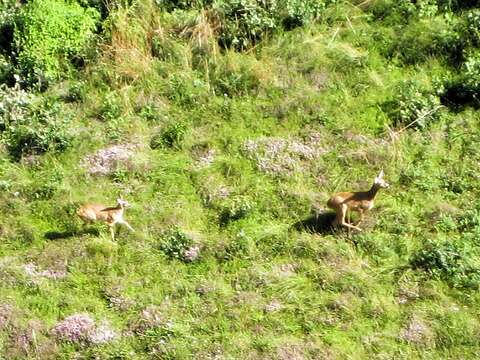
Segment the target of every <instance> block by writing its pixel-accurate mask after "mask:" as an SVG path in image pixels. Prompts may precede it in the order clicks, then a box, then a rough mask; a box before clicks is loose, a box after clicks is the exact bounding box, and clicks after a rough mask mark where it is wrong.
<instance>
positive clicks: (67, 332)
mask: <svg viewBox="0 0 480 360" xmlns="http://www.w3.org/2000/svg"><path fill="white" fill-rule="evenodd" d="M94 327H95V322H94V321H93V319H92V318H91V317H90V315H88V314H74V315H70V316H68V317H67V318H65V319H64V320H63V321H61V322H59V323H58V324H57V325H55V327H54V328H53V333H54V334H55V335H56V336H57V337H58V338H59V339H61V340H67V341H71V342H81V341H85V340H87V339H88V335H89V333H90V332H91V331H92V330H93V329H94Z"/></svg>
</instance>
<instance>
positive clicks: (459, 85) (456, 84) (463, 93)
mask: <svg viewBox="0 0 480 360" xmlns="http://www.w3.org/2000/svg"><path fill="white" fill-rule="evenodd" d="M440 99H441V101H442V103H443V104H445V105H446V106H449V107H451V108H454V109H461V108H463V107H464V106H472V107H474V108H480V54H476V55H474V56H471V57H469V58H468V59H467V61H466V62H465V63H464V64H463V67H462V69H461V72H460V74H459V75H457V76H455V77H453V78H450V79H447V80H445V81H444V84H443V89H442V91H441V95H440Z"/></svg>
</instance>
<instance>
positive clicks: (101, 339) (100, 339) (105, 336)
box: [88, 323, 118, 345]
mask: <svg viewBox="0 0 480 360" xmlns="http://www.w3.org/2000/svg"><path fill="white" fill-rule="evenodd" d="M116 338H118V334H117V333H116V332H115V331H114V330H113V329H112V328H111V327H110V325H109V324H108V323H102V324H100V325H99V326H98V327H96V328H95V329H94V330H93V331H90V333H89V334H88V340H89V342H90V343H92V344H94V345H100V344H106V343H108V342H111V341H113V340H115V339H116Z"/></svg>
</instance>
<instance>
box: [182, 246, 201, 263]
mask: <svg viewBox="0 0 480 360" xmlns="http://www.w3.org/2000/svg"><path fill="white" fill-rule="evenodd" d="M199 256H200V246H198V245H193V246H190V247H189V248H188V249H187V250H185V252H184V253H183V257H184V259H185V260H186V261H195V260H197V259H198V257H199Z"/></svg>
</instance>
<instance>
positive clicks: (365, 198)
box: [327, 170, 390, 231]
mask: <svg viewBox="0 0 480 360" xmlns="http://www.w3.org/2000/svg"><path fill="white" fill-rule="evenodd" d="M383 175H384V173H383V170H382V171H380V174H378V176H377V177H376V178H375V180H374V182H373V185H372V187H371V188H370V190H368V191H358V192H339V193H336V194H334V195H333V196H332V197H331V198H330V200H328V202H327V206H328V207H329V208H331V209H333V210H335V212H336V214H337V216H336V217H335V220H334V221H333V225H342V226H345V227H348V228H351V229H354V230H357V231H362V229H360V228H359V227H358V225H359V224H360V223H361V222H362V220H363V216H364V213H365V211H367V210H370V209H371V208H373V200H374V199H375V196H376V195H377V192H378V190H380V189H382V188H388V187H389V186H390V185H389V184H388V183H387V182H386V181H385V180H383ZM348 211H356V212H358V213H359V214H360V219H359V220H358V222H357V223H356V224H355V225H353V224H349V223H347V222H346V221H345V215H346V214H347V212H348Z"/></svg>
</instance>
